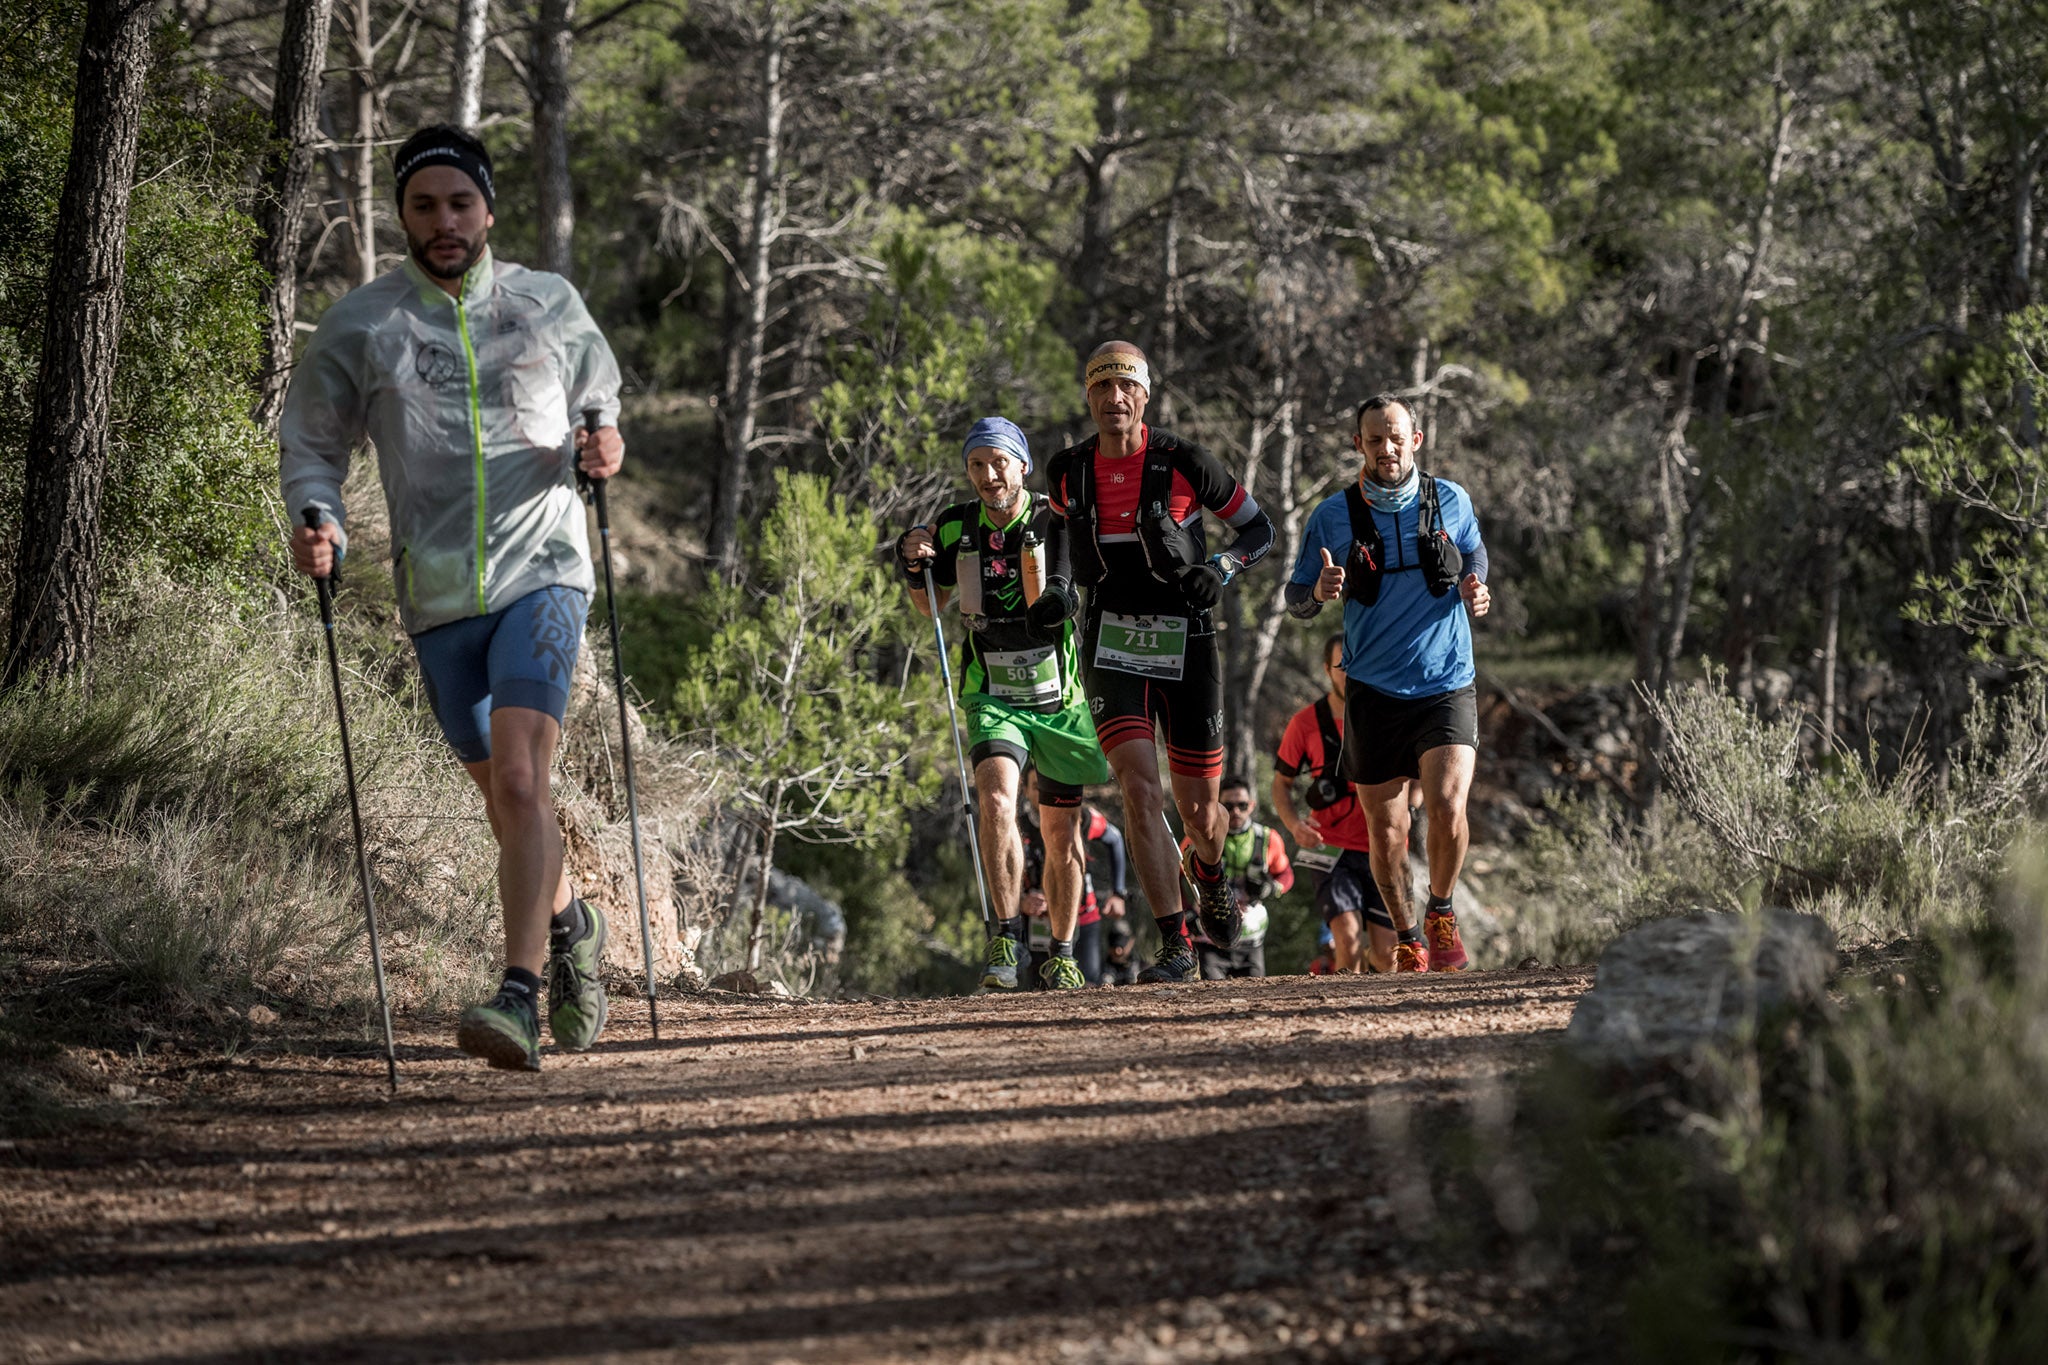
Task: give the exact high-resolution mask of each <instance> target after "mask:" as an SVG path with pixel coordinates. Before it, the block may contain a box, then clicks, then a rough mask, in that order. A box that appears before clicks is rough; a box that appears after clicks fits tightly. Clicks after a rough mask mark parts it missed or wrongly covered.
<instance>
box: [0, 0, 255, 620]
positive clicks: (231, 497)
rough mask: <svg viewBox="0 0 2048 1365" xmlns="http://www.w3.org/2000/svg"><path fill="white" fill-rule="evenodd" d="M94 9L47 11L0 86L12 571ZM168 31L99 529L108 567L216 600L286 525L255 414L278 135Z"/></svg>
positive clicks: (156, 73) (1, 401) (0, 334)
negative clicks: (258, 245)
mask: <svg viewBox="0 0 2048 1365" xmlns="http://www.w3.org/2000/svg"><path fill="white" fill-rule="evenodd" d="M82 13H83V7H82V6H79V5H75V4H64V5H57V6H45V7H43V8H42V9H41V10H40V11H39V12H37V13H35V14H33V15H31V16H29V17H28V18H27V20H26V21H25V23H24V24H23V25H22V26H21V27H20V28H19V29H18V30H16V31H15V32H12V33H10V34H9V39H8V41H9V42H10V43H11V44H14V45H16V46H17V49H18V50H19V49H21V48H26V49H28V50H29V51H31V52H32V53H33V54H34V57H35V59H34V60H26V61H10V62H9V64H8V68H7V69H8V72H9V78H8V79H7V80H6V81H4V82H0V433H4V434H0V454H4V458H0V571H4V570H5V569H11V567H12V565H13V561H14V554H13V551H12V548H11V547H12V544H13V542H14V540H15V535H16V531H15V519H16V518H18V517H19V516H20V506H21V485H22V472H23V469H24V467H25V461H26V460H27V459H29V458H30V457H31V454H32V452H28V451H24V450H23V449H22V448H21V444H20V443H21V440H22V438H23V436H24V435H25V434H26V433H27V431H28V430H29V416H30V412H31V408H32V405H33V403H34V399H35V382H36V369H37V365H38V362H39V358H40V353H41V347H42V328H43V298H44V282H45V278H46V276H47V274H48V271H49V251H50V243H51V239H52V235H53V234H54V232H55V230H56V220H57V200H58V196H59V195H60V194H61V193H62V191H63V185H64V172H65V164H66V160H67V158H68V156H69V149H70V136H71V83H72V81H73V80H74V79H75V77H76V72H77V45H78V35H79V29H78V25H79V21H80V18H81V16H82ZM183 42H184V39H183V37H182V36H181V34H180V32H179V30H178V29H176V28H175V27H174V26H166V27H165V28H164V29H163V30H162V31H160V32H159V34H158V35H157V39H156V43H157V56H156V61H155V63H154V65H153V68H152V76H151V80H150V84H149V88H148V95H147V98H146V99H145V102H144V110H143V119H142V130H141V141H140V150H139V161H138V170H137V184H136V188H135V191H134V195H133V197H132V200H131V203H130V206H129V219H128V265H127V277H126V282H125V284H124V286H123V305H122V325H121V344H120V358H119V363H118V365H117V367H116V370H115V375H114V412H113V425H112V429H111V433H110V439H109V453H108V458H109V470H108V477H107V480H106V494H105V502H104V504H103V506H102V508H101V526H102V528H103V533H104V536H105V552H104V553H105V557H106V563H107V564H108V566H109V568H110V570H111V572H112V573H113V574H115V575H120V574H122V573H125V572H129V571H131V570H141V571H144V572H145V573H146V572H148V571H150V570H156V571H161V572H165V573H168V574H171V575H172V576H174V577H175V578H177V579H178V580H180V581H182V582H187V583H190V582H197V581H201V580H205V581H207V582H209V583H210V584H212V585H213V586H214V587H216V588H230V587H232V586H233V585H235V584H237V583H242V582H245V581H246V580H245V579H244V578H243V576H242V574H241V572H240V571H241V570H243V569H244V568H246V566H247V560H248V556H249V554H250V552H251V550H252V549H253V547H254V546H255V545H256V543H257V541H258V540H259V539H260V538H262V537H265V536H267V535H269V534H271V533H272V532H273V528H274V527H275V525H276V495H275V484H276V477H277V475H276V452H275V449H274V447H272V446H271V445H270V443H269V442H268V440H267V439H266V438H265V437H264V435H263V433H262V432H261V431H260V430H259V429H258V428H257V427H256V426H255V425H254V424H253V423H251V422H250V421H249V419H248V410H249V406H250V403H251V401H252V396H251V392H250V389H249V376H250V374H251V373H252V372H253V370H254V368H255V366H256V365H257V363H258V362H259V360H260V359H261V325H262V319H261V312H260V306H259V304H260V297H261V295H260V290H261V283H262V275H261V272H260V271H259V269H258V268H257V266H256V262H255V256H254V250H253V247H254V236H255V228H254V225H253V223H252V222H251V220H250V218H249V213H248V211H249V206H250V195H251V194H252V193H253V191H252V189H251V184H252V181H251V178H250V168H251V167H252V166H253V165H254V163H255V161H256V159H257V158H258V156H259V155H260V153H261V151H262V146H263V140H264V138H265V136H266V130H265V129H264V128H263V126H262V124H261V122H260V121H259V119H258V118H257V116H256V114H255V112H254V111H253V110H252V108H251V107H250V106H249V104H248V103H247V101H244V100H240V99H237V98H236V97H234V96H233V95H232V94H231V93H230V92H228V91H226V90H225V88H224V87H223V86H222V85H221V83H220V82H219V81H218V80H217V79H216V78H214V77H212V76H210V75H208V74H206V73H205V72H204V71H203V70H202V69H201V68H200V67H198V66H197V65H195V64H192V63H187V62H184V61H181V60H179V49H180V48H181V46H182V44H183Z"/></svg>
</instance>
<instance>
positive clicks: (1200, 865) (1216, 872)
mask: <svg viewBox="0 0 2048 1365" xmlns="http://www.w3.org/2000/svg"><path fill="white" fill-rule="evenodd" d="M1188 861H1189V862H1191V863H1193V864H1194V865H1195V875H1196V876H1197V877H1200V878H1201V879H1202V880H1203V881H1205V882H1220V881H1222V880H1223V864H1222V863H1205V862H1203V861H1202V855H1201V854H1199V853H1197V854H1195V856H1194V857H1192V858H1190V859H1188Z"/></svg>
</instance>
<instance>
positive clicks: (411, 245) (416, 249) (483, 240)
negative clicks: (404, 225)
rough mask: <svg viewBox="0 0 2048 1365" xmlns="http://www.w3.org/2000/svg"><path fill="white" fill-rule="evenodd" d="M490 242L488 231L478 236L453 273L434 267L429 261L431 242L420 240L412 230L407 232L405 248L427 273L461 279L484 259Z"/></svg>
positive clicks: (439, 277) (414, 261) (444, 277)
mask: <svg viewBox="0 0 2048 1365" xmlns="http://www.w3.org/2000/svg"><path fill="white" fill-rule="evenodd" d="M489 244H490V234H489V233H488V232H486V233H483V234H481V235H480V236H478V238H477V239H476V245H474V246H472V247H471V248H470V249H469V254H468V255H467V256H465V257H463V258H462V265H461V267H460V268H459V269H457V270H456V271H455V273H454V274H452V275H443V274H442V273H441V272H440V271H438V270H436V269H434V267H433V266H431V265H429V264H428V263H427V247H428V246H430V245H431V243H428V242H422V241H420V240H419V239H418V238H417V237H414V236H413V235H412V234H411V233H410V232H408V233H406V234H405V249H406V250H407V251H408V252H410V253H411V255H412V259H413V263H414V264H416V265H417V266H419V268H420V269H422V270H424V271H426V272H427V274H429V275H431V276H433V277H434V278H435V279H437V280H459V279H461V278H462V277H463V276H464V275H467V274H468V273H469V270H470V267H471V266H473V265H475V264H476V263H477V262H478V261H480V260H482V259H483V255H484V248H485V247H486V246H488V245H489Z"/></svg>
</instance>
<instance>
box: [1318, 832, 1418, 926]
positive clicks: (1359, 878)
mask: <svg viewBox="0 0 2048 1365" xmlns="http://www.w3.org/2000/svg"><path fill="white" fill-rule="evenodd" d="M1297 866H1299V864H1297ZM1308 876H1309V884H1310V885H1311V886H1313V887H1314V888H1315V893H1316V909H1317V910H1318V911H1319V912H1320V913H1321V914H1322V917H1323V923H1325V924H1328V923H1329V922H1330V921H1331V920H1334V919H1336V918H1337V916H1339V915H1359V916H1362V917H1363V918H1364V919H1365V922H1366V923H1367V924H1377V925H1378V926H1379V927H1380V928H1382V929H1392V928H1393V927H1394V917H1393V916H1392V915H1389V914H1388V913H1387V902H1386V900H1385V898H1384V897H1382V896H1381V895H1380V884H1379V883H1378V882H1376V881H1374V880H1373V875H1372V855H1371V854H1368V853H1365V852H1362V851H1360V850H1358V849H1355V848H1347V849H1345V850H1343V851H1342V852H1341V853H1339V854H1338V855H1337V862H1336V865H1335V866H1334V867H1331V868H1330V869H1329V870H1327V871H1316V870H1313V869H1311V870H1310V872H1309V874H1308Z"/></svg>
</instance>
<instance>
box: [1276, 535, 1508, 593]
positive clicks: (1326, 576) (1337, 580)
mask: <svg viewBox="0 0 2048 1365" xmlns="http://www.w3.org/2000/svg"><path fill="white" fill-rule="evenodd" d="M1482 591H1483V589H1482ZM1343 595H1344V566H1343V565H1342V564H1339V563H1337V561H1335V560H1334V559H1331V558H1330V551H1329V549H1328V548H1327V547H1326V548H1325V549H1324V550H1323V571H1322V572H1321V573H1320V574H1318V575H1316V586H1315V592H1314V594H1313V596H1314V597H1315V599H1316V601H1318V602H1334V601H1336V600H1337V599H1338V598H1340V597H1342V596H1343Z"/></svg>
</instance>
